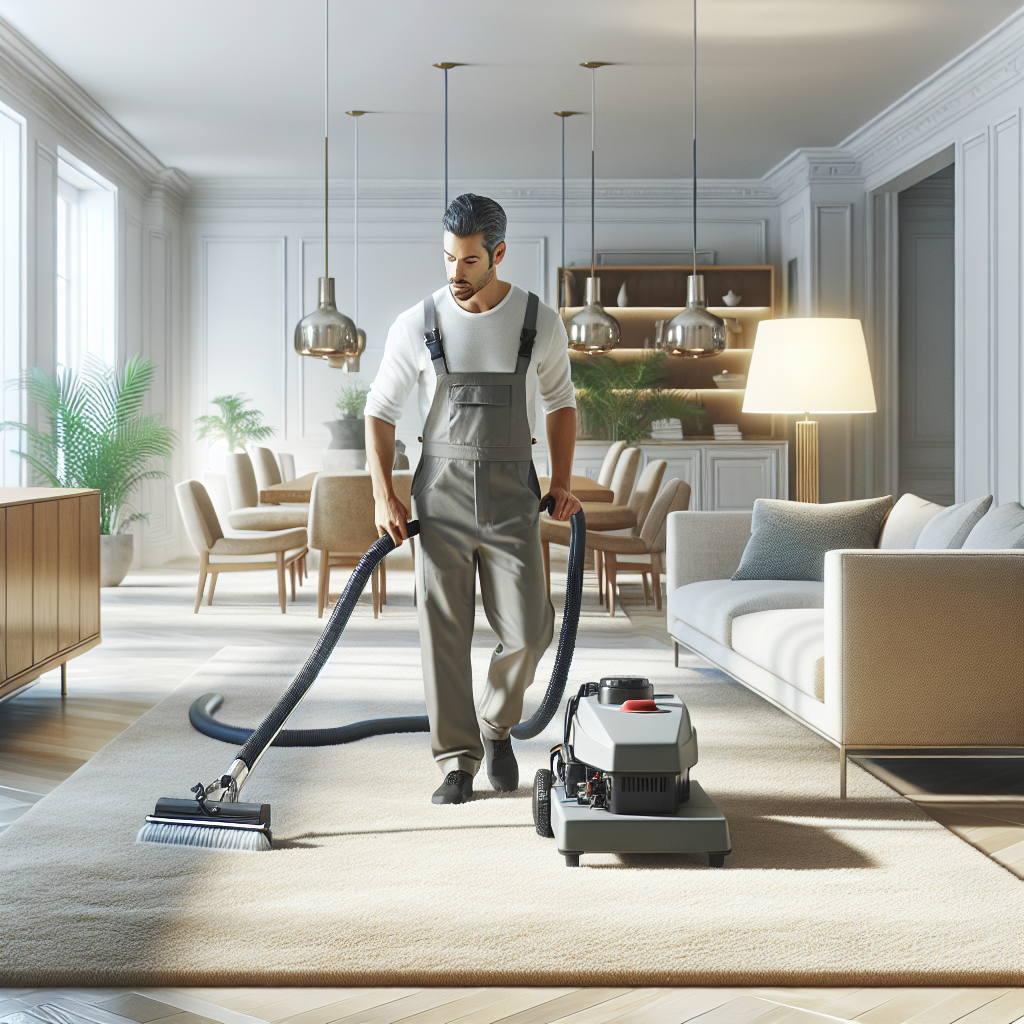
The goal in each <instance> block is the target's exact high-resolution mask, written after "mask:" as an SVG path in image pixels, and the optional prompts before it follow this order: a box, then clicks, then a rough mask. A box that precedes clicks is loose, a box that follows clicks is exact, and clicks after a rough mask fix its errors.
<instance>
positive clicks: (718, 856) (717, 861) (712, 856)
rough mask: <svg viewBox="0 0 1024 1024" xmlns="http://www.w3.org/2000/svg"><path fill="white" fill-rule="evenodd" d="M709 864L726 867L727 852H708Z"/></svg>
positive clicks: (714, 866) (715, 866) (710, 865)
mask: <svg viewBox="0 0 1024 1024" xmlns="http://www.w3.org/2000/svg"><path fill="white" fill-rule="evenodd" d="M708 866H709V867H712V868H724V867H725V854H724V853H709V854H708Z"/></svg>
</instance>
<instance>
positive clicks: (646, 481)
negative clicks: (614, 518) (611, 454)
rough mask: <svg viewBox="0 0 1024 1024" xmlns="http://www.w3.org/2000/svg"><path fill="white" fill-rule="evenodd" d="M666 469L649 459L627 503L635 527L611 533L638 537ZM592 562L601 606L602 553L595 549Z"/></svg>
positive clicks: (664, 466) (666, 466)
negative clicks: (633, 516)
mask: <svg viewBox="0 0 1024 1024" xmlns="http://www.w3.org/2000/svg"><path fill="white" fill-rule="evenodd" d="M667 469H668V463H667V462H666V461H665V460H664V459H651V461H650V462H648V463H647V465H646V466H644V470H643V472H642V473H641V474H640V479H639V480H638V481H637V484H636V490H635V491H634V492H633V495H632V497H631V498H630V499H629V501H628V502H627V504H628V506H629V508H630V510H631V511H632V512H633V514H634V515H635V516H636V526H633V527H631V528H630V529H628V530H615V531H611V532H614V533H618V534H619V535H620V536H625V537H639V536H640V531H641V530H642V529H643V525H644V522H645V520H646V519H647V516H648V514H649V513H650V511H651V506H652V505H653V504H654V499H655V498H656V497H657V496H658V490H659V488H660V487H661V481H662V480H663V479H664V477H665V471H666V470H667ZM601 532H609V531H601ZM588 533H589V531H588ZM594 561H595V563H596V564H595V565H594V568H595V569H596V570H597V593H598V600H599V601H600V603H601V604H604V599H605V587H604V557H603V554H602V552H601V551H600V550H598V549H597V548H595V549H594ZM645 593H646V591H645Z"/></svg>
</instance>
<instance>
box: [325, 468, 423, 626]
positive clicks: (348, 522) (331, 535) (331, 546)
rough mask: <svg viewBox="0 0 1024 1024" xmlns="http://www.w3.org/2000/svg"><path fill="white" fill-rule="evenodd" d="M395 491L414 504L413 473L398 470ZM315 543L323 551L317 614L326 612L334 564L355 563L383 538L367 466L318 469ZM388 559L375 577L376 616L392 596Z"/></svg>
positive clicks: (352, 564)
mask: <svg viewBox="0 0 1024 1024" xmlns="http://www.w3.org/2000/svg"><path fill="white" fill-rule="evenodd" d="M391 479H392V483H393V485H394V488H395V493H396V494H397V495H398V498H399V500H400V501H402V503H403V504H404V505H405V506H406V507H407V508H408V507H409V505H410V503H411V497H410V492H411V490H412V474H411V473H407V472H405V473H403V472H397V473H394V474H392V478H391ZM308 529H309V544H310V547H312V548H315V549H317V550H318V551H319V552H320V570H319V575H318V579H317V615H318V616H319V617H321V618H322V617H323V614H324V608H326V607H327V603H328V596H329V594H330V586H331V569H332V568H338V567H351V566H354V565H356V564H357V563H358V561H359V559H360V558H362V557H363V555H364V554H365V553H366V551H367V549H368V548H369V547H370V546H371V545H372V544H374V543H375V542H376V541H377V539H378V533H377V526H376V523H375V519H374V504H373V482H372V479H371V477H370V474H369V473H367V472H366V471H365V470H348V471H347V472H343V473H318V474H317V476H316V479H315V480H314V481H313V491H312V494H311V495H310V502H309V527H308ZM385 563H386V560H382V561H381V562H380V563H379V564H378V565H377V567H376V568H375V569H374V570H373V574H372V575H371V577H370V586H371V594H372V599H373V617H374V618H375V619H376V618H377V617H378V616H379V615H380V612H381V609H382V607H383V605H384V604H385V603H386V602H387V567H386V564H385Z"/></svg>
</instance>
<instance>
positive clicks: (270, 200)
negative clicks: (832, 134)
mask: <svg viewBox="0 0 1024 1024" xmlns="http://www.w3.org/2000/svg"><path fill="white" fill-rule="evenodd" d="M442 189H443V185H442V183H441V182H440V181H437V180H434V179H405V180H398V179H394V180H365V179H360V182H359V205H360V208H361V209H362V208H367V209H373V208H375V207H377V208H388V209H403V210H409V209H422V208H423V207H424V206H430V207H435V206H436V207H437V208H438V209H439V208H440V206H441V203H442ZM450 189H451V191H452V192H453V193H454V194H458V193H459V192H463V191H476V192H485V193H486V194H487V195H489V196H491V197H492V198H494V199H496V200H497V201H498V202H500V203H501V204H502V205H503V206H507V207H509V208H513V209H524V208H527V207H541V208H544V209H556V208H558V207H559V206H560V204H561V201H562V186H561V181H560V180H559V179H558V178H537V179H533V180H526V181H524V180H522V179H520V180H502V179H493V180H490V181H481V180H472V181H471V180H466V181H452V182H451V185H450ZM328 194H329V196H330V202H331V206H332V207H337V211H338V215H339V216H340V217H342V218H344V217H345V216H346V215H347V213H348V211H349V209H350V208H351V205H352V199H353V186H352V182H351V181H350V180H347V179H335V180H333V181H332V182H331V183H330V188H329V192H328ZM596 194H597V201H598V203H599V204H600V205H601V206H602V207H604V208H605V209H608V208H612V209H615V208H619V209H623V208H628V209H637V208H640V209H643V208H644V207H653V208H657V209H658V210H660V211H664V208H665V206H666V205H670V206H678V207H679V213H680V218H683V217H685V216H686V215H688V213H689V211H688V205H689V204H690V203H691V202H692V199H693V189H692V185H691V183H690V181H689V179H676V178H672V179H668V178H665V179H654V178H652V179H645V178H636V179H623V178H619V179H603V180H601V179H599V180H598V182H597V192H596ZM697 199H698V202H701V203H704V204H706V205H712V204H715V203H723V204H729V205H739V206H760V207H763V206H765V205H766V204H767V205H774V204H775V201H776V200H775V197H774V191H773V186H772V185H770V184H766V183H765V182H763V181H757V180H754V179H750V180H747V179H733V180H730V179H718V180H715V181H699V182H698V185H697ZM566 201H567V203H570V204H572V205H573V206H575V207H583V206H584V205H586V204H588V203H589V201H590V182H589V181H587V180H585V179H582V178H578V179H571V180H567V181H566ZM322 205H323V184H322V183H321V182H318V181H317V180H316V179H313V178H302V179H295V178H293V179H248V180H243V179H237V178H201V179H196V180H195V181H193V182H191V189H190V191H189V193H188V197H187V206H188V212H189V213H190V214H192V216H193V217H194V216H195V213H196V212H197V211H203V210H205V209H208V208H210V207H214V208H218V209H223V208H238V209H255V210H258V209H310V210H316V209H318V208H320V207H322Z"/></svg>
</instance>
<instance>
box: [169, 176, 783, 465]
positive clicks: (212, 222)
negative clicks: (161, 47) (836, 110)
mask: <svg viewBox="0 0 1024 1024" xmlns="http://www.w3.org/2000/svg"><path fill="white" fill-rule="evenodd" d="M469 189H472V190H473V191H476V192H479V193H483V194H486V195H489V196H492V197H493V198H495V199H497V200H498V201H499V202H501V203H502V205H503V206H504V207H505V209H506V212H507V213H508V216H509V230H508V255H507V256H506V258H505V261H504V262H503V264H502V276H503V277H505V278H506V279H507V280H511V281H513V282H514V283H516V284H518V285H521V286H522V287H523V288H527V289H530V290H533V291H535V292H537V293H538V294H539V295H540V297H541V298H542V299H543V300H544V301H547V302H550V303H553V302H554V301H555V277H556V272H557V266H558V262H559V256H560V252H559V250H560V247H561V221H560V205H559V204H560V198H559V197H560V185H559V183H558V182H557V181H536V182H528V183H524V182H515V183H510V182H453V183H452V192H453V194H458V192H460V191H466V190H469ZM718 191H719V192H720V191H721V189H720V188H719V190H718ZM688 194H689V188H688V187H687V186H686V185H682V184H679V183H668V182H610V183H609V182H605V183H602V184H601V186H600V192H599V212H598V218H599V221H598V229H597V230H598V235H597V237H598V248H599V249H608V250H612V249H630V248H646V249H676V250H680V249H684V248H687V245H688V239H689V230H690V229H689V226H688V224H689V221H688V219H687V217H686V208H687V204H688ZM739 198H740V199H741V201H740V202H737V203H730V204H727V203H723V202H721V199H720V198H717V199H716V201H715V202H708V204H707V205H706V206H705V207H704V208H703V209H702V212H701V219H700V220H699V228H700V230H699V238H698V246H699V247H700V248H701V249H705V248H709V249H713V250H714V251H715V253H716V261H717V262H719V263H733V264H736V263H743V264H762V263H765V262H766V261H768V260H769V259H773V260H774V259H777V255H776V252H775V250H777V248H778V243H777V241H776V236H777V230H776V224H777V216H776V211H775V209H774V208H773V207H771V206H770V205H765V204H764V203H763V202H760V201H757V202H753V203H752V202H751V201H750V200H749V199H744V197H739ZM320 202H322V200H321V199H320V193H319V190H318V188H317V187H316V185H315V184H313V183H287V182H281V183H275V182H261V183H251V182H250V183H246V182H202V183H198V184H197V186H196V187H195V189H194V190H193V193H192V195H191V197H190V206H189V208H188V211H187V217H188V221H189V225H188V227H189V239H190V241H189V249H190V252H191V253H192V295H193V297H194V301H193V306H192V337H193V351H194V353H195V359H194V361H193V376H192V392H191V397H192V413H191V414H192V416H193V417H195V416H199V415H201V414H202V413H204V412H206V411H208V405H209V401H210V399H212V398H214V397H216V396H217V395H220V394H224V393H236V392H244V393H246V394H247V395H248V396H249V397H250V398H251V399H253V402H254V404H255V405H256V406H257V407H258V408H260V409H261V410H262V411H263V412H264V414H265V415H266V419H267V422H268V423H270V424H271V425H272V426H273V427H274V428H275V430H276V431H277V436H276V437H275V439H274V441H273V442H272V445H273V446H275V447H278V448H280V449H282V450H286V451H293V452H295V453H296V457H297V458H296V461H297V466H298V468H299V470H300V471H307V470H312V469H316V468H319V467H320V465H321V453H322V451H323V449H324V448H326V446H327V442H328V440H329V435H328V432H327V429H326V427H325V426H324V421H326V420H328V419H333V418H334V415H335V414H334V411H333V407H334V400H335V397H336V395H337V392H338V389H339V387H340V386H341V384H342V383H350V382H351V381H352V380H354V379H358V380H360V381H362V382H363V383H364V384H368V383H369V382H370V381H372V379H373V376H374V374H375V373H376V370H377V367H378V366H379V364H380V359H381V355H382V352H383V347H384V341H385V338H386V336H387V331H388V328H389V327H390V325H391V323H392V322H393V321H394V320H395V318H396V317H397V316H398V314H399V313H401V312H402V311H403V310H405V309H408V308H409V307H410V306H412V305H414V304H415V303H417V302H419V301H420V300H421V299H422V298H423V297H424V296H425V295H427V294H429V293H430V292H431V291H433V290H435V289H437V288H439V287H441V286H442V285H443V284H444V280H445V277H444V264H443V260H442V251H441V228H440V218H441V213H442V205H443V204H442V201H441V195H440V189H439V188H438V186H437V183H432V182H419V183H416V182H407V183H399V184H383V183H380V182H369V183H360V295H359V326H360V327H363V328H364V329H365V330H366V333H367V351H366V354H365V355H364V356H363V357H362V360H361V372H360V374H359V376H358V378H354V377H353V376H352V375H349V374H345V373H343V372H342V371H341V370H335V369H331V368H330V367H328V365H327V364H326V362H323V361H321V360H314V359H310V358H308V357H302V356H299V355H297V354H296V353H295V351H294V349H293V346H292V332H293V331H294V328H295V324H296V323H297V321H298V320H299V319H300V318H301V316H302V315H303V314H304V313H305V312H308V311H309V310H311V309H312V308H314V307H315V305H316V289H317V278H318V277H320V276H321V275H322V274H323V258H324V251H323V207H322V205H318V203H320ZM351 203H352V199H351V186H350V185H347V186H346V185H345V184H343V183H339V184H338V186H337V187H336V188H333V189H332V208H331V242H330V270H331V276H332V277H334V278H335V282H336V289H337V301H338V307H339V308H340V309H341V310H342V311H344V312H346V313H348V314H349V315H353V313H354V302H353V298H354V294H353V246H352V226H353V225H352V221H353V217H352V205H351ZM569 214H570V217H569V223H568V227H567V232H566V236H567V253H566V256H567V259H568V260H569V261H570V262H574V263H584V262H589V258H590V252H589V249H590V230H589V220H588V219H587V218H588V217H589V198H588V193H587V192H586V191H585V189H584V187H583V185H582V184H581V183H576V182H574V183H572V201H571V209H570V211H569ZM773 247H774V248H773ZM420 432H421V423H420V422H419V417H418V413H417V411H416V409H415V408H414V403H413V402H410V403H409V405H408V406H407V408H406V412H405V414H404V415H403V418H402V422H401V423H400V424H399V429H398V436H399V438H401V439H402V440H404V441H405V442H406V444H407V445H409V449H410V453H411V454H413V455H414V456H415V454H416V453H417V451H418V446H417V444H416V437H417V435H418V434H419V433H420ZM191 459H192V463H191V465H192V472H193V473H194V474H196V475H199V476H201V475H202V472H203V470H204V469H205V468H206V467H207V466H208V465H209V466H211V467H212V468H216V466H217V453H216V452H212V453H208V452H207V449H206V445H205V443H202V444H200V443H194V444H193V446H192V449H191Z"/></svg>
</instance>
